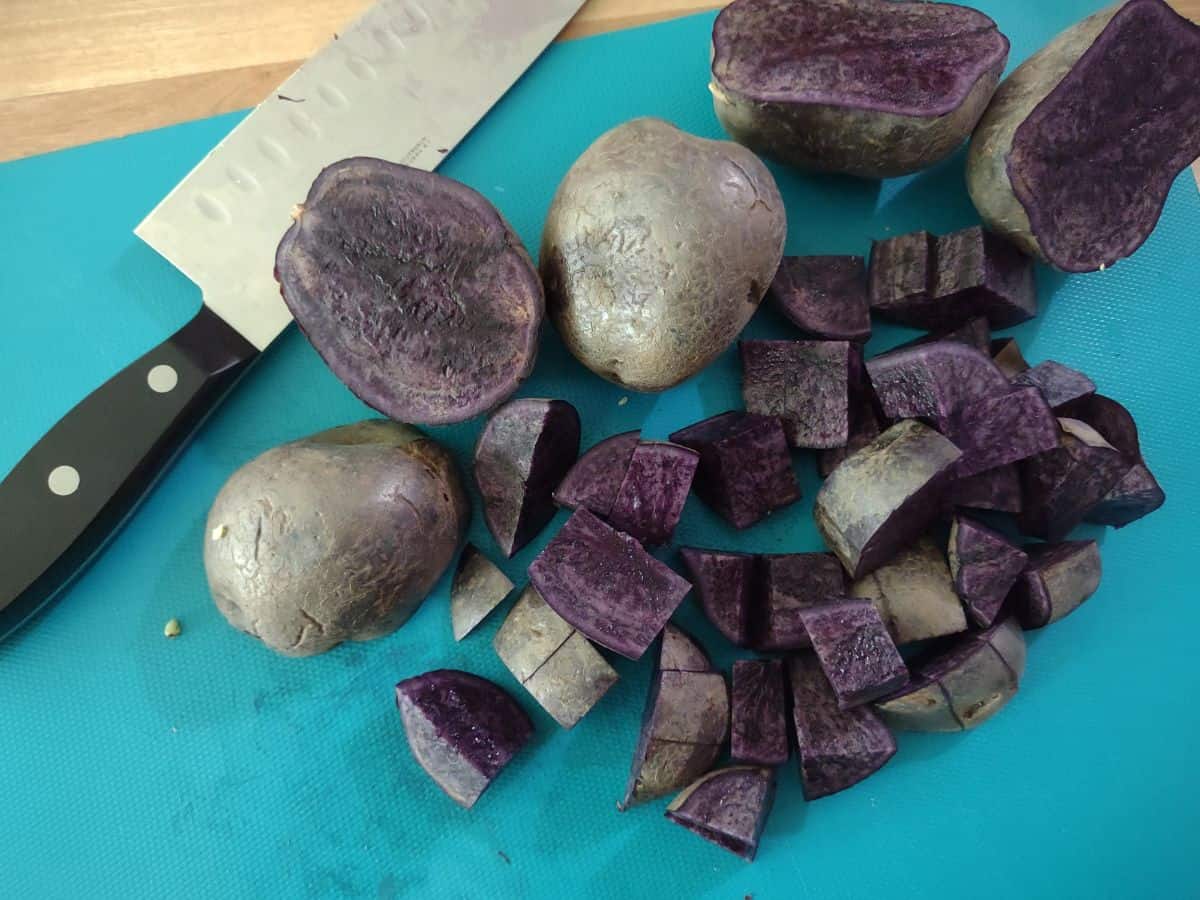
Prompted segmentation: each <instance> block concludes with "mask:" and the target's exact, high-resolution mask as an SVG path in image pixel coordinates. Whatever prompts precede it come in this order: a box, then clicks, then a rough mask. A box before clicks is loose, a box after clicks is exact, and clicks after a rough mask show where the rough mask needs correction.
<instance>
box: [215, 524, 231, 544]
mask: <svg viewBox="0 0 1200 900" xmlns="http://www.w3.org/2000/svg"><path fill="white" fill-rule="evenodd" d="M227 534H229V527H228V526H227V525H218V526H217V527H216V528H214V529H213V530H212V539H213V540H214V541H219V540H221V538H223V537H225V535H227Z"/></svg>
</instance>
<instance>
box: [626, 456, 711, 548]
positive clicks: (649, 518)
mask: <svg viewBox="0 0 1200 900" xmlns="http://www.w3.org/2000/svg"><path fill="white" fill-rule="evenodd" d="M699 465H700V455H699V454H698V453H696V451H694V450H690V449H688V448H687V447H681V446H679V445H678V444H668V443H666V442H665V441H651V442H646V443H642V444H638V446H637V447H635V448H634V451H633V456H632V457H631V458H630V460H629V468H628V469H626V470H625V479H624V480H623V481H622V482H621V487H620V488H619V489H618V490H617V496H616V499H615V500H613V505H612V510H611V511H610V512H609V514H608V520H609V522H610V523H611V524H612V526H613V528H615V529H617V530H618V531H623V532H625V533H626V534H629V535H633V537H635V538H637V539H638V540H639V541H641V542H642V543H643V544H645V545H646V546H648V547H651V546H657V545H659V544H665V543H667V541H669V540H671V535H673V534H674V533H675V526H676V525H678V524H679V517H680V516H681V515H682V514H683V505H684V504H685V503H686V502H687V498H688V492H689V491H691V489H692V479H693V478H694V477H695V475H696V467H697V466H699Z"/></svg>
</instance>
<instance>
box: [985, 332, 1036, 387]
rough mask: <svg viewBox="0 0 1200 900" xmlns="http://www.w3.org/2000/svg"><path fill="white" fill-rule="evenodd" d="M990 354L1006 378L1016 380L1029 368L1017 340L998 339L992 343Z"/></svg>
mask: <svg viewBox="0 0 1200 900" xmlns="http://www.w3.org/2000/svg"><path fill="white" fill-rule="evenodd" d="M990 354H991V357H992V362H994V363H995V364H996V367H997V368H998V369H999V370H1000V371H1001V372H1003V373H1004V377H1005V378H1016V377H1017V376H1018V375H1020V374H1021V373H1022V372H1024V371H1025V370H1027V369H1028V368H1029V363H1027V362H1025V357H1024V355H1023V354H1022V353H1021V345H1020V344H1018V343H1017V341H1016V338H997V339H996V340H994V341H992V343H991V348H990Z"/></svg>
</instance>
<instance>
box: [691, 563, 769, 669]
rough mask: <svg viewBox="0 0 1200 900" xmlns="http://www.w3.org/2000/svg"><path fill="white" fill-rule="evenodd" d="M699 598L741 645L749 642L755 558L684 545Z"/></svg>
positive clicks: (713, 618) (716, 622)
mask: <svg viewBox="0 0 1200 900" xmlns="http://www.w3.org/2000/svg"><path fill="white" fill-rule="evenodd" d="M679 555H680V556H681V557H682V558H683V562H684V565H685V566H687V570H688V574H689V575H690V576H691V578H692V584H693V585H695V588H696V598H697V599H698V600H699V601H700V608H701V609H702V610H704V615H706V616H707V617H708V621H710V622H712V624H713V626H714V627H715V628H716V629H717V631H719V632H721V634H723V635H724V636H725V637H726V638H728V639H729V640H730V641H731V642H732V643H733V644H735V645H736V646H738V647H748V646H749V645H750V597H751V592H752V590H753V585H754V567H755V559H754V557H753V556H750V555H749V554H746V553H734V552H731V551H729V552H727V551H722V550H701V549H699V548H698V547H682V548H680V550H679Z"/></svg>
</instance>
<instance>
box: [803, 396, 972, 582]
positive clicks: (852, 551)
mask: <svg viewBox="0 0 1200 900" xmlns="http://www.w3.org/2000/svg"><path fill="white" fill-rule="evenodd" d="M961 456H962V454H961V453H960V452H959V449H958V448H957V447H955V446H954V445H953V444H952V443H950V441H948V440H947V439H946V438H944V437H942V435H940V434H938V433H937V432H936V431H934V430H933V429H932V428H930V427H929V426H928V425H923V424H921V423H920V422H918V421H916V420H915V419H908V420H905V421H903V422H899V423H898V424H896V425H893V426H892V427H891V428H889V429H888V430H887V431H885V432H884V433H883V434H881V435H880V436H879V437H877V438H876V439H875V440H874V441H872V442H871V443H870V444H868V445H867V446H866V447H864V448H863V449H861V450H859V451H858V452H857V453H855V454H853V455H851V456H849V457H847V458H846V460H845V461H844V462H842V464H841V465H840V466H838V467H837V468H836V469H834V470H833V472H832V473H830V475H829V477H828V478H827V479H825V483H824V484H823V485H821V489H820V490H819V491H818V492H817V499H816V502H815V504H814V505H813V517H814V518H815V519H816V522H817V530H818V531H820V532H821V536H822V537H823V538H824V539H825V543H826V544H827V545H828V547H829V549H831V550H832V551H833V552H834V553H835V554H837V557H838V559H840V560H841V562H842V565H843V566H844V567H845V569H846V571H847V572H848V573H849V575H850V577H851V578H861V577H862V576H863V575H866V574H867V573H868V572H870V571H872V570H874V569H877V568H878V567H879V566H881V565H882V564H883V563H885V562H886V561H887V560H888V559H890V558H891V557H892V555H893V554H894V553H895V552H896V551H897V550H899V549H900V548H901V547H903V546H905V545H906V544H908V543H909V542H911V541H913V540H915V539H916V538H917V537H918V536H919V535H921V534H923V533H924V531H925V529H926V528H927V527H928V526H929V525H930V523H931V522H932V521H933V520H934V519H935V518H936V517H937V515H938V512H939V511H940V509H941V507H942V503H943V494H944V492H945V489H946V485H947V484H948V483H949V480H950V477H951V474H952V473H953V470H954V466H955V464H956V463H957V462H958V460H959V459H960V458H961Z"/></svg>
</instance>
